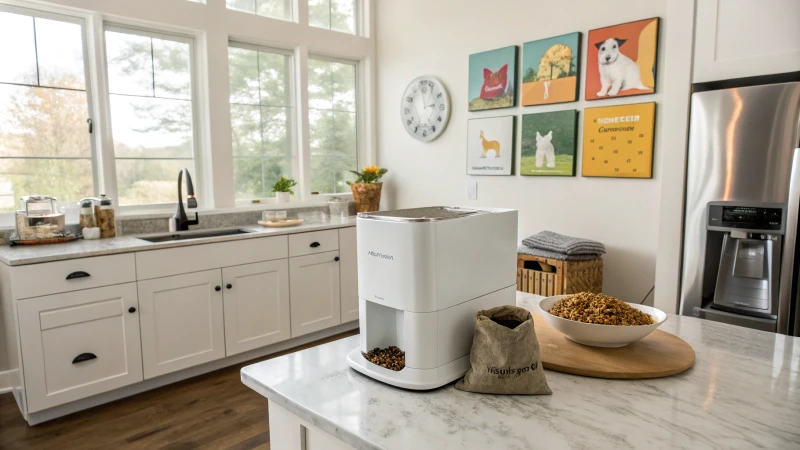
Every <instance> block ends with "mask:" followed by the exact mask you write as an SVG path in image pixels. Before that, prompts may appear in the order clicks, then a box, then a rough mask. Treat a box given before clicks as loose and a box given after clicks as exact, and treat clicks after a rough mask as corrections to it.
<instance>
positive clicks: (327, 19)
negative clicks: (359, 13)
mask: <svg viewBox="0 0 800 450" xmlns="http://www.w3.org/2000/svg"><path fill="white" fill-rule="evenodd" d="M229 1H230V0H229ZM308 23H309V25H311V26H312V27H318V28H325V29H328V30H334V31H341V32H344V33H350V34H356V0H308Z"/></svg>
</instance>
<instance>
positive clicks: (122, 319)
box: [17, 283, 142, 412]
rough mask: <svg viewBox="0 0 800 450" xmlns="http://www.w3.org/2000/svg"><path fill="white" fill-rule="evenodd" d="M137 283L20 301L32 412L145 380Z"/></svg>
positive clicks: (21, 335) (26, 376)
mask: <svg viewBox="0 0 800 450" xmlns="http://www.w3.org/2000/svg"><path fill="white" fill-rule="evenodd" d="M137 307H138V303H137V299H136V283H127V284H120V285H115V286H108V287H101V288H94V289H86V290H81V291H74V292H68V293H62V294H55V295H49V296H44V297H36V298H31V299H27V300H23V301H19V302H18V305H17V311H18V315H19V325H20V326H19V331H20V342H21V345H22V356H23V358H22V360H23V368H24V375H25V385H26V390H27V394H26V395H27V401H28V411H30V412H37V411H41V410H44V409H47V408H50V407H53V406H57V405H61V404H64V403H69V402H71V401H74V400H78V399H81V398H84V397H89V396H92V395H96V394H99V393H102V392H106V391H110V390H113V389H117V388H120V387H122V386H127V385H129V384H133V383H137V382H139V381H142V359H141V344H140V341H139V315H138V311H137Z"/></svg>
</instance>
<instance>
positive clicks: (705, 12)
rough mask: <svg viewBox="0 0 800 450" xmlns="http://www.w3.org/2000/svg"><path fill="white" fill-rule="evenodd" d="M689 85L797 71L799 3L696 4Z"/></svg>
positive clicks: (718, 0) (713, 0)
mask: <svg viewBox="0 0 800 450" xmlns="http://www.w3.org/2000/svg"><path fill="white" fill-rule="evenodd" d="M695 17H696V23H695V51H694V80H693V81H694V82H695V83H699V82H706V81H717V80H727V79H731V78H742V77H752V76H758V75H770V74H776V73H785V72H794V71H798V70H800V27H798V26H797V22H798V18H800V2H798V1H797V0H771V1H768V2H757V1H753V0H698V2H697V10H696V14H695Z"/></svg>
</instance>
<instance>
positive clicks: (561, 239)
mask: <svg viewBox="0 0 800 450" xmlns="http://www.w3.org/2000/svg"><path fill="white" fill-rule="evenodd" d="M522 243H523V244H525V245H526V246H528V247H530V248H535V249H540V250H546V251H549V252H553V253H562V254H565V255H592V256H600V255H603V254H605V252H606V246H605V245H603V244H602V243H600V242H597V241H593V240H591V239H582V238H575V237H570V236H565V235H563V234H558V233H553V232H552V231H542V232H539V233H536V234H534V235H532V236H528V237H526V238H525V239H523V240H522Z"/></svg>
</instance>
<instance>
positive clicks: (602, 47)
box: [595, 38, 650, 97]
mask: <svg viewBox="0 0 800 450" xmlns="http://www.w3.org/2000/svg"><path fill="white" fill-rule="evenodd" d="M625 42H626V39H616V38H612V39H606V40H605V41H603V42H598V43H596V44H595V47H597V63H598V64H599V66H600V83H601V86H602V87H601V88H600V92H598V93H597V96H598V97H605V96H607V95H608V96H610V97H615V96H616V95H617V94H619V91H621V90H627V89H639V90H642V91H647V90H650V88H649V87H647V86H645V85H644V84H642V76H641V74H640V73H639V66H638V65H637V64H636V63H635V62H634V61H633V60H632V59H630V58H628V57H627V56H625V54H624V53H622V51H621V50H620V47H622V45H623V44H624V43H625Z"/></svg>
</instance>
